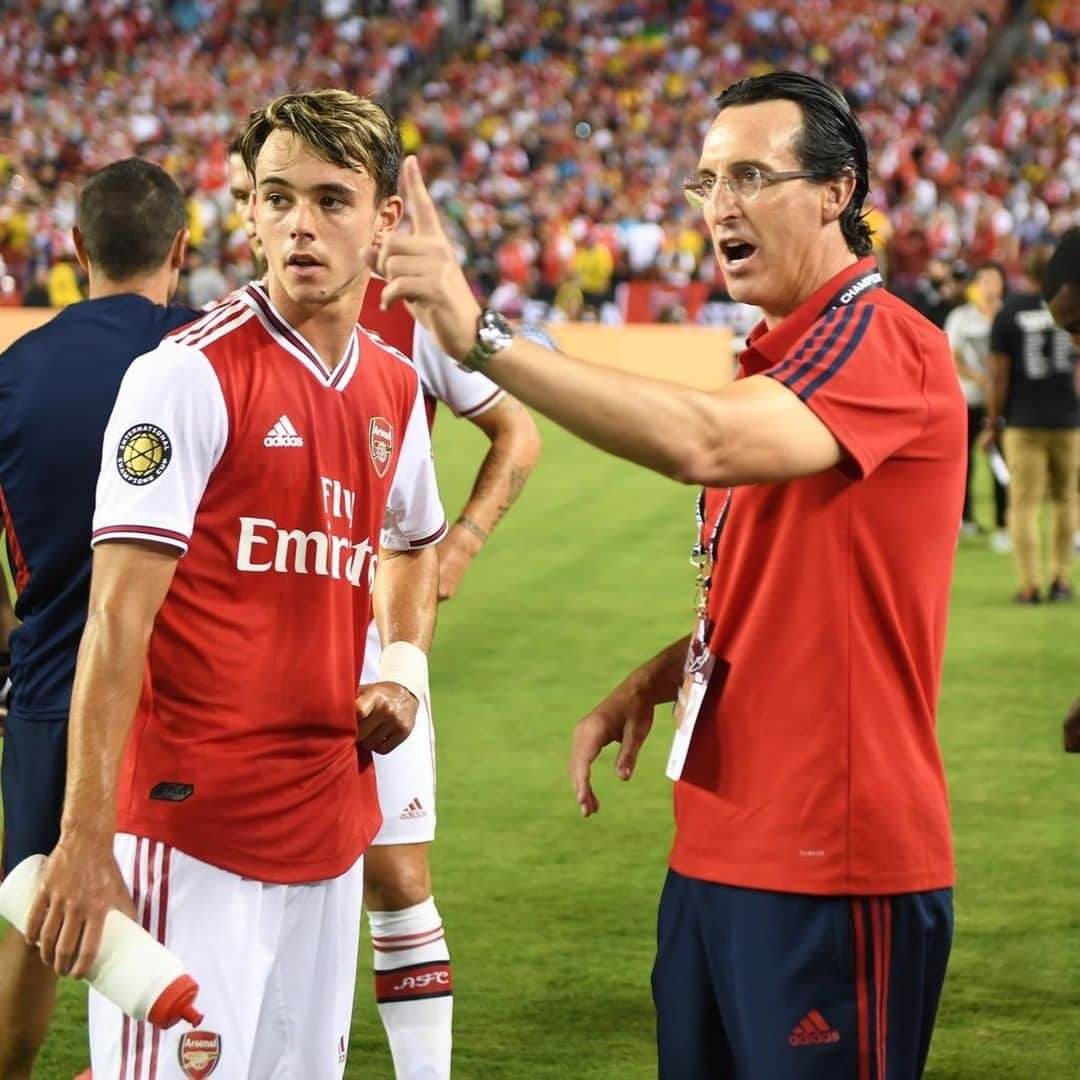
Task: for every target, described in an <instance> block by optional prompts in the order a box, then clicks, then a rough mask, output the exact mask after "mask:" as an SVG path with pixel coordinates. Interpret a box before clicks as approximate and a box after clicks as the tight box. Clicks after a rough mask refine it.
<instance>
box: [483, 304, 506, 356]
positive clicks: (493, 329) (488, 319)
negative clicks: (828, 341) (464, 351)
mask: <svg viewBox="0 0 1080 1080" xmlns="http://www.w3.org/2000/svg"><path fill="white" fill-rule="evenodd" d="M477 336H478V337H479V338H480V340H481V342H483V344H484V345H485V346H486V347H487V348H489V349H491V351H492V352H499V350H501V349H505V348H506V347H507V346H508V345H509V344H510V342H511V341H512V340H513V338H514V329H513V327H512V326H511V325H510V323H509V322H508V321H507V320H506V317H505V316H503V315H500V314H499V313H498V312H497V311H485V312H484V314H483V317H482V319H481V326H480V331H479V334H478V335H477Z"/></svg>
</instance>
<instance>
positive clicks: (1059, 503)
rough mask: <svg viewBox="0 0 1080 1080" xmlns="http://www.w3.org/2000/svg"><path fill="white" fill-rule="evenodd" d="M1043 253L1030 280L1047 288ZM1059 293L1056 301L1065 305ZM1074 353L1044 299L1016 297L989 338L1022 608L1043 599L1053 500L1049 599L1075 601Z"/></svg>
mask: <svg viewBox="0 0 1080 1080" xmlns="http://www.w3.org/2000/svg"><path fill="white" fill-rule="evenodd" d="M1045 269H1047V264H1046V258H1045V252H1036V253H1035V256H1034V257H1033V259H1032V260H1031V261H1030V263H1029V268H1028V276H1029V278H1030V280H1031V283H1032V284H1033V285H1035V286H1039V285H1041V284H1042V281H1043V277H1044V270H1045ZM1058 291H1059V290H1058V289H1057V288H1055V297H1054V299H1055V302H1056V303H1057V304H1058V305H1059V306H1060V301H1058V299H1057V296H1056V293H1057V292H1058ZM1076 362H1077V355H1076V350H1075V349H1074V347H1073V343H1072V341H1071V340H1070V337H1069V334H1068V333H1066V331H1064V330H1062V329H1060V328H1059V327H1057V326H1056V325H1055V324H1054V318H1053V316H1052V315H1051V312H1050V309H1049V307H1048V306H1047V302H1046V300H1045V299H1044V298H1043V294H1042V293H1041V292H1040V291H1036V290H1035V289H1032V290H1029V291H1026V292H1021V293H1018V294H1017V295H1015V296H1013V297H1011V298H1010V299H1009V300H1007V301H1006V302H1005V304H1004V305H1003V306H1002V309H1001V311H1000V312H999V313H998V316H997V318H996V319H995V320H994V325H993V328H992V330H991V332H990V365H989V367H990V390H989V393H988V395H987V420H986V424H987V431H986V433H985V434H984V443H987V444H988V443H989V441H990V440H991V439H992V438H993V436H994V434H995V432H996V431H997V430H998V428H999V426H1004V429H1005V433H1004V437H1003V443H1004V447H1005V457H1006V460H1007V461H1008V463H1009V470H1010V473H1011V476H1012V480H1011V483H1010V491H1009V525H1010V531H1011V532H1012V540H1013V553H1014V557H1015V560H1016V570H1017V575H1018V577H1019V584H1020V591H1019V592H1018V593H1017V596H1016V599H1017V601H1018V602H1020V603H1025V604H1033V603H1038V602H1039V601H1040V599H1041V598H1042V592H1041V589H1042V583H1043V579H1042V573H1041V564H1042V558H1041V551H1040V542H1039V524H1038V516H1039V508H1040V506H1041V504H1042V501H1043V499H1044V497H1045V496H1046V495H1047V493H1049V497H1050V581H1049V588H1048V591H1047V598H1048V599H1050V600H1070V599H1072V595H1073V590H1072V582H1071V579H1070V575H1071V570H1072V556H1073V546H1072V541H1073V532H1074V530H1075V528H1076V520H1077V504H1078V501H1080V500H1078V491H1077V485H1078V484H1080V479H1078V473H1080V401H1078V398H1077V389H1076Z"/></svg>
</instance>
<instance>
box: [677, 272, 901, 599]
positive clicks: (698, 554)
mask: <svg viewBox="0 0 1080 1080" xmlns="http://www.w3.org/2000/svg"><path fill="white" fill-rule="evenodd" d="M883 284H884V279H883V278H882V276H881V271H880V270H878V268H877V267H876V266H875V267H874V268H873V269H872V270H867V271H865V272H864V273H862V274H860V275H859V276H858V277H857V278H856V279H855V280H854V281H849V282H847V284H845V285H843V286H841V287H840V289H838V290H837V292H836V294H835V295H834V296H833V298H832V299H831V300H830V301H829V302H828V303H827V304H826V305H825V306H824V307H823V308H822V309H821V314H820V315H819V316H818V319H823V318H824V317H825V316H826V315H828V314H829V312H831V311H835V310H836V309H837V308H842V307H847V305H848V304H853V303H855V301H856V300H858V299H859V297H861V296H862V295H863V294H864V293H868V292H871V291H872V290H874V289H880V288H881V286H882V285H883ZM734 491H735V489H734V488H733V487H729V488H728V489H727V494H726V495H725V496H724V504H723V506H721V507H720V512H719V513H718V514H717V515H716V521H715V522H714V523H713V528H712V534H711V535H710V537H709V539H708V541H707V542H706V540H705V488H702V489H701V492H700V494H699V495H698V499H697V513H696V515H695V516H696V519H697V540H696V542H695V543H694V547H693V549H692V550H691V552H690V564H691V565H692V566H693V567H694V568H695V569H696V570H697V598H698V602H697V611H698V615H700V616H702V617H704V615H705V610H706V606H707V603H708V598H709V588H710V586H711V585H712V574H713V567H714V566H715V565H716V556H717V552H718V551H719V548H720V534H721V533H722V532H723V531H724V525H725V524H726V523H727V519H728V515H729V513H730V512H731V498H732V495H733V493H734Z"/></svg>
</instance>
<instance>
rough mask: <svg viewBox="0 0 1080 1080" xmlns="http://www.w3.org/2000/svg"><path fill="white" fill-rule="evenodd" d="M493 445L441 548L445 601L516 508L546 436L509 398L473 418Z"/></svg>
mask: <svg viewBox="0 0 1080 1080" xmlns="http://www.w3.org/2000/svg"><path fill="white" fill-rule="evenodd" d="M469 419H470V420H472V422H473V423H474V424H475V425H476V426H477V427H478V428H480V430H481V431H482V432H483V433H484V434H485V435H486V436H487V437H488V439H489V440H490V441H491V445H490V447H489V448H488V452H487V454H486V455H485V456H484V460H483V461H482V462H481V463H480V468H479V470H478V471H477V473H476V480H475V481H474V482H473V488H472V493H471V494H470V495H469V499H468V502H466V503H465V508H464V509H463V510H462V512H461V514H460V515H459V517H458V519H457V521H456V522H455V523H454V526H453V528H452V529H451V530H450V532H449V533H448V534H447V536H446V539H444V540H443V541H442V543H440V544H439V548H438V551H439V599H440V600H448V599H450V597H451V596H453V595H454V593H455V592H457V589H458V586H459V585H460V584H461V579H462V578H463V577H464V576H465V571H466V570H467V569H468V567H469V563H470V562H471V561H472V560H473V558H474V557H475V556H476V554H477V553H478V552H479V550H480V548H481V547H483V545H484V541H485V540H487V538H488V536H489V535H490V534H491V530H492V529H494V528H495V526H496V525H497V524H498V522H499V521H500V519H501V518H502V516H503V515H504V514H505V513H506V511H507V510H509V509H510V507H511V506H513V504H514V502H515V501H516V500H517V497H518V496H519V495H520V494H521V491H522V488H524V487H525V481H526V480H528V478H529V473H531V472H532V470H533V466H535V465H536V462H537V459H538V458H539V457H540V432H539V431H537V429H536V423H535V421H534V420H533V418H532V417H531V416H530V415H529V412H528V410H527V409H526V408H525V407H524V406H523V405H522V404H521V403H520V402H519V401H518V400H517V399H516V398H513V397H511V396H510V395H509V394H507V395H504V396H503V397H502V398H500V399H499V401H498V402H497V403H496V404H495V405H493V406H492V407H491V408H490V409H488V410H486V411H485V412H482V413H480V414H479V415H478V416H473V417H470V418H469Z"/></svg>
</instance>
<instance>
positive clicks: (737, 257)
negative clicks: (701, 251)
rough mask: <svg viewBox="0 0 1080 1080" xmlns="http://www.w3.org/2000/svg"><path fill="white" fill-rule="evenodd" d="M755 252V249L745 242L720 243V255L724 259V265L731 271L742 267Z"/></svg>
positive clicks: (730, 241)
mask: <svg viewBox="0 0 1080 1080" xmlns="http://www.w3.org/2000/svg"><path fill="white" fill-rule="evenodd" d="M756 251H757V248H756V247H754V245H753V244H750V243H747V242H746V241H745V240H721V241H720V254H721V255H723V257H724V265H725V267H727V268H730V269H732V270H738V269H739V268H740V267H742V266H743V265H744V264H745V263H746V262H747V260H748V259H750V258H752V257H753V255H754V253H755V252H756Z"/></svg>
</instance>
